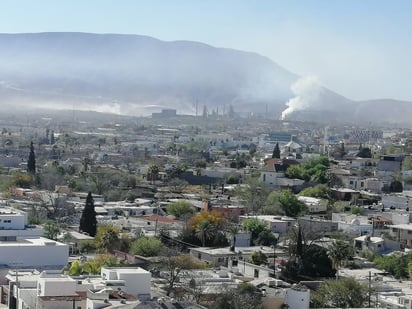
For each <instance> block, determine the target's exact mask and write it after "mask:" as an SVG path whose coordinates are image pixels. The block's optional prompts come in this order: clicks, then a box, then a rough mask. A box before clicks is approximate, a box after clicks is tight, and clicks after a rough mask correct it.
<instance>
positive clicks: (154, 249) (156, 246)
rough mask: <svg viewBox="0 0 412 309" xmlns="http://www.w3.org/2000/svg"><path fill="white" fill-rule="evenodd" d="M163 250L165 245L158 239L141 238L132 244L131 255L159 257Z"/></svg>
mask: <svg viewBox="0 0 412 309" xmlns="http://www.w3.org/2000/svg"><path fill="white" fill-rule="evenodd" d="M162 249H163V244H162V242H161V241H160V240H159V239H157V238H156V237H140V238H139V239H138V240H136V241H134V242H132V245H131V249H130V253H131V254H137V255H141V256H157V255H159V253H160V252H161V251H162Z"/></svg>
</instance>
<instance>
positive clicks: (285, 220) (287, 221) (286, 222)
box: [240, 215, 296, 235]
mask: <svg viewBox="0 0 412 309" xmlns="http://www.w3.org/2000/svg"><path fill="white" fill-rule="evenodd" d="M250 218H253V219H258V220H261V221H264V222H266V223H267V224H268V226H269V228H270V230H271V231H272V232H273V233H276V234H281V235H282V234H285V233H286V232H287V231H288V230H289V228H291V227H293V226H294V225H295V223H296V219H295V218H290V217H285V216H283V217H282V216H270V215H260V216H241V217H240V220H241V221H243V220H245V219H250Z"/></svg>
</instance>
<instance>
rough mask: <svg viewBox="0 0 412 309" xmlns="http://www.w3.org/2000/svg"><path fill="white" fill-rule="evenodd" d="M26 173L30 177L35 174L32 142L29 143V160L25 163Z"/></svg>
mask: <svg viewBox="0 0 412 309" xmlns="http://www.w3.org/2000/svg"><path fill="white" fill-rule="evenodd" d="M27 172H28V173H29V174H31V175H34V174H36V156H35V154H34V145H33V141H32V142H31V143H30V152H29V159H28V161H27Z"/></svg>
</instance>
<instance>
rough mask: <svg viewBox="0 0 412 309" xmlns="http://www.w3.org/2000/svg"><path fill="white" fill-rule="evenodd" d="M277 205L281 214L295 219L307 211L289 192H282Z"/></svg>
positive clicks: (303, 204)
mask: <svg viewBox="0 0 412 309" xmlns="http://www.w3.org/2000/svg"><path fill="white" fill-rule="evenodd" d="M279 203H280V207H281V209H282V211H283V213H284V214H285V215H286V216H288V217H293V218H297V217H298V216H299V215H301V214H302V213H304V212H305V211H306V210H307V207H306V205H305V203H303V202H301V201H299V200H298V198H297V197H296V195H294V194H293V193H292V191H290V190H283V191H282V192H281V194H280V196H279Z"/></svg>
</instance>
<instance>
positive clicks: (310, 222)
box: [298, 216, 339, 236]
mask: <svg viewBox="0 0 412 309" xmlns="http://www.w3.org/2000/svg"><path fill="white" fill-rule="evenodd" d="M298 221H299V225H300V226H301V228H302V229H303V231H304V232H305V233H310V234H316V235H322V236H327V235H331V234H333V233H334V232H336V231H337V230H338V228H339V223H338V222H333V221H331V220H325V219H321V218H315V217H312V216H310V217H309V216H305V217H300V218H299V219H298Z"/></svg>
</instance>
